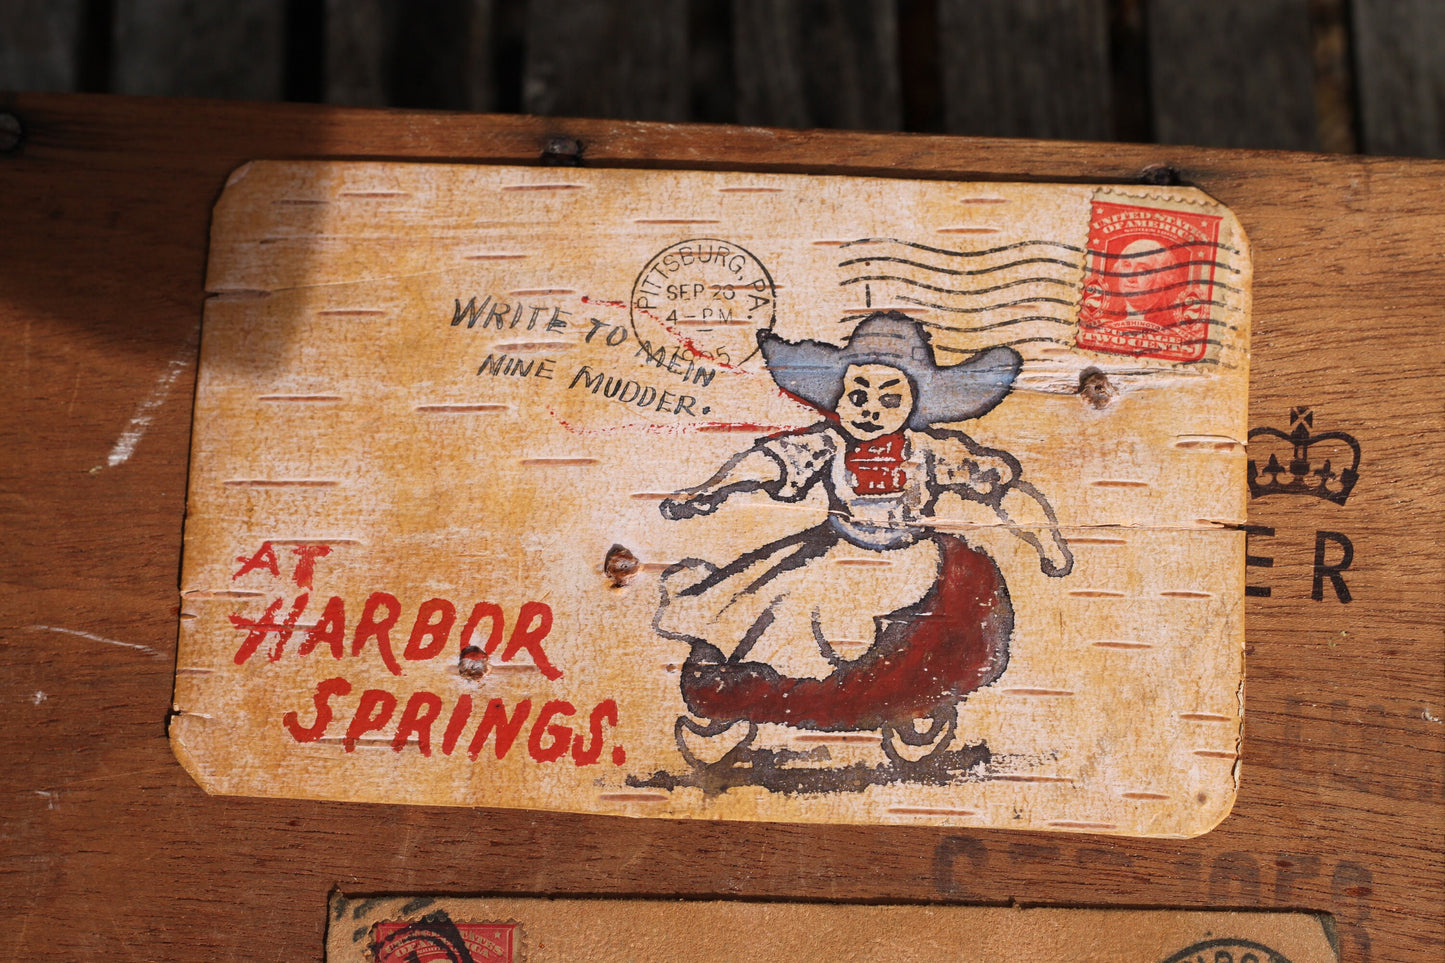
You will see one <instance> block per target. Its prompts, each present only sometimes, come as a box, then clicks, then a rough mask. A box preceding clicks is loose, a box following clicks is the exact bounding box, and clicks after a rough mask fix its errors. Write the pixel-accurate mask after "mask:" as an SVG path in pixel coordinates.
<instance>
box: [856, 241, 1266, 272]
mask: <svg viewBox="0 0 1445 963" xmlns="http://www.w3.org/2000/svg"><path fill="white" fill-rule="evenodd" d="M1164 250H1165V249H1164V248H1157V249H1155V250H1153V251H1145V252H1142V253H1140V254H1136V255H1134V256H1135V257H1149V256H1151V255H1153V254H1159V253H1161V252H1162V251H1164ZM1090 253H1097V252H1090ZM874 261H886V262H889V263H893V264H904V265H907V266H908V267H915V268H918V269H920V270H923V271H933V272H935V273H937V274H949V275H953V276H954V277H978V276H979V275H981V274H993V273H995V272H997V271H1007V270H1009V269H1010V268H1016V267H1022V266H1024V265H1026V264H1054V265H1057V266H1059V267H1065V268H1068V269H1069V270H1071V271H1082V270H1085V266H1084V265H1082V264H1080V263H1079V262H1077V261H1064V260H1061V259H1059V258H1056V257H1025V258H1018V259H1017V260H1013V261H1005V262H1004V263H1002V264H997V265H994V266H993V267H984V268H977V269H973V270H969V269H967V268H947V267H938V266H937V265H934V264H925V263H924V262H922V261H914V260H910V259H909V258H906V257H895V256H893V255H891V254H880V255H877V256H875V257H854V258H849V259H848V260H846V261H839V262H838V266H839V267H840V268H845V267H853V266H854V265H857V264H872V263H873V262H874ZM1195 267H1207V268H1214V269H1217V270H1221V271H1230V272H1232V273H1234V274H1238V273H1240V272H1239V268H1237V267H1233V266H1231V265H1230V264H1228V263H1227V262H1225V261H1217V260H1209V259H1203V258H1191V259H1189V260H1187V261H1179V262H1177V263H1175V264H1169V265H1165V266H1164V267H1157V268H1147V269H1145V270H1142V271H1101V270H1098V269H1088V273H1089V274H1097V275H1100V276H1101V277H1107V278H1134V277H1144V276H1145V275H1149V274H1163V273H1164V272H1166V271H1177V270H1182V269H1184V268H1195Z"/></svg>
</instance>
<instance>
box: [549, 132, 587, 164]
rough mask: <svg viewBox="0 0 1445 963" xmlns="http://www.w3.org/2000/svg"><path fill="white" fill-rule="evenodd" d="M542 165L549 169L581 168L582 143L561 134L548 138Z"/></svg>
mask: <svg viewBox="0 0 1445 963" xmlns="http://www.w3.org/2000/svg"><path fill="white" fill-rule="evenodd" d="M542 163H543V164H544V165H546V166H548V167H580V166H581V165H582V142H581V141H580V140H578V139H577V138H575V137H567V136H565V135H561V134H558V135H554V136H552V137H548V138H547V143H546V145H545V146H544V147H543V148H542Z"/></svg>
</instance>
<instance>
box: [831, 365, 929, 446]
mask: <svg viewBox="0 0 1445 963" xmlns="http://www.w3.org/2000/svg"><path fill="white" fill-rule="evenodd" d="M911 414H913V385H912V384H910V383H909V381H908V376H907V375H905V374H904V373H903V372H902V371H899V370H898V369H897V368H891V367H889V366H888V365H886V364H850V365H849V366H848V370H847V371H845V372H843V396H842V397H841V398H839V399H838V423H839V424H840V425H841V426H842V428H843V430H844V431H846V432H847V433H848V434H850V435H852V436H853V437H854V438H856V439H858V440H859V441H872V440H873V439H875V438H880V437H882V436H883V435H890V434H892V433H893V432H895V431H898V430H899V429H900V428H902V427H903V426H904V424H905V423H906V422H907V421H908V416H909V415H911Z"/></svg>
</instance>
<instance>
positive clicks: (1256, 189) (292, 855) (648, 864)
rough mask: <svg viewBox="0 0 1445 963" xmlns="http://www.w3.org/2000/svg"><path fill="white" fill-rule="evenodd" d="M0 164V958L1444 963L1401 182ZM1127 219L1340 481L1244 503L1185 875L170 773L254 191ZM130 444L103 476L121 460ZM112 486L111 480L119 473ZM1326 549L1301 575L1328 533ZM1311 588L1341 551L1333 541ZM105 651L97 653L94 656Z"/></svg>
mask: <svg viewBox="0 0 1445 963" xmlns="http://www.w3.org/2000/svg"><path fill="white" fill-rule="evenodd" d="M0 108H6V109H10V110H13V111H15V113H16V114H17V116H18V117H19V119H20V120H21V121H22V122H23V123H24V125H25V128H26V129H27V131H28V132H29V135H28V138H27V140H26V141H25V143H24V145H23V147H22V148H21V149H20V152H19V153H16V154H10V155H0V183H3V186H4V189H5V195H6V197H8V198H11V199H12V202H11V203H10V205H9V207H8V208H7V212H6V218H7V221H6V223H7V230H5V231H3V232H0V254H3V257H0V272H3V279H4V288H3V295H0V327H3V329H4V332H5V337H6V343H7V344H8V345H10V346H11V349H10V354H9V360H8V367H7V377H6V378H5V379H4V380H3V381H0V412H3V415H0V441H3V444H4V451H5V453H6V454H5V457H4V458H3V459H0V493H3V494H0V530H3V531H4V533H5V538H6V553H5V556H4V561H3V562H0V642H3V644H0V680H3V681H0V723H3V725H4V729H5V731H6V732H7V733H9V734H10V737H9V738H7V740H6V742H5V743H4V746H3V748H0V768H3V770H4V771H5V773H6V774H7V779H6V785H5V787H4V789H3V790H0V813H3V815H0V833H3V836H4V842H3V845H0V911H3V914H4V918H5V919H6V920H7V921H9V922H8V925H7V927H6V928H5V930H4V931H3V934H0V947H3V949H4V951H5V952H6V953H8V954H9V955H14V956H18V957H20V958H26V957H34V956H37V955H41V954H42V953H49V954H51V955H54V956H63V957H70V958H78V959H96V958H104V957H106V956H112V957H114V956H117V955H119V956H121V957H122V958H124V957H125V956H126V954H127V953H129V954H130V955H132V956H136V957H139V958H144V959H149V960H195V959H207V960H216V959H220V960H224V959H246V960H255V959H263V960H264V959H275V960H288V961H289V960H297V959H314V960H320V959H321V957H322V945H323V940H324V929H325V914H324V913H323V912H322V911H321V907H322V906H323V905H324V900H325V897H326V894H327V893H329V892H330V891H331V890H332V889H333V888H336V887H338V886H340V887H342V888H344V890H345V891H347V892H357V893H388V892H392V893H394V892H410V893H418V892H423V893H424V892H445V893H456V894H465V893H478V892H487V893H492V894H604V893H605V894H659V893H667V894H678V895H682V896H691V897H709V896H711V897H718V896H721V897H728V898H736V897H751V898H755V899H768V898H771V899H805V900H830V901H850V902H873V901H880V902H910V903H911V902H924V903H948V902H972V903H978V902H987V903H1005V904H1006V903H1009V902H1011V901H1014V900H1018V901H1021V902H1029V901H1034V902H1046V903H1048V904H1049V905H1054V906H1068V905H1086V906H1099V905H1110V906H1156V907H1158V906H1165V907H1180V908H1183V907H1192V908H1211V907H1215V908H1217V907H1230V908H1257V909H1271V908H1272V909H1292V910H1299V909H1307V910H1311V911H1317V912H1323V913H1328V914H1330V915H1331V917H1332V918H1333V920H1334V922H1335V925H1336V926H1337V932H1338V938H1339V943H1340V952H1341V956H1342V958H1344V959H1350V960H1420V961H1428V960H1431V959H1432V958H1433V956H1435V955H1437V954H1436V949H1437V948H1438V946H1439V945H1441V943H1442V942H1445V922H1442V921H1445V912H1442V906H1445V815H1442V812H1445V807H1442V802H1445V768H1442V762H1445V727H1442V725H1441V723H1440V722H1439V721H1437V720H1440V719H1441V718H1445V706H1442V703H1445V665H1442V660H1441V657H1440V656H1441V640H1440V625H1441V624H1442V614H1445V613H1442V603H1441V599H1442V597H1445V592H1442V588H1445V572H1442V569H1441V564H1440V561H1439V550H1438V546H1439V543H1440V541H1441V531H1440V520H1439V511H1438V506H1439V505H1440V503H1441V499H1442V496H1445V491H1442V488H1445V485H1442V478H1445V475H1442V471H1441V467H1442V466H1441V457H1440V452H1441V450H1442V447H1441V446H1442V443H1445V430H1442V425H1441V407H1442V397H1441V394H1442V392H1441V386H1440V380H1439V370H1440V365H1441V362H1442V360H1445V358H1442V353H1445V348H1442V345H1441V342H1440V340H1439V338H1438V327H1439V324H1438V317H1437V316H1438V305H1439V304H1440V303H1442V302H1445V278H1442V277H1441V276H1440V275H1439V273H1438V272H1436V271H1434V270H1433V269H1432V268H1431V266H1430V265H1431V260H1430V259H1431V258H1432V257H1433V256H1434V255H1433V254H1432V253H1431V252H1432V251H1433V250H1434V247H1435V238H1437V237H1439V236H1440V235H1441V234H1442V233H1445V207H1442V206H1441V205H1440V204H1439V203H1438V202H1437V200H1436V198H1437V195H1438V191H1437V190H1436V185H1438V183H1439V182H1440V180H1441V178H1442V176H1445V167H1442V165H1440V164H1438V163H1433V162H1426V161H1415V162H1407V161H1395V160H1388V161H1387V160H1380V159H1370V158H1342V157H1317V156H1298V155H1283V154H1239V153H1234V152H1229V151H1204V150H1190V149H1185V148H1157V147H1147V146H1131V145H1124V146H1121V145H1082V144H1058V143H1053V144H1038V143H1026V142H1007V141H975V140H960V139H956V138H944V137H907V138H902V139H897V138H893V137H889V136H886V135H856V134H841V133H828V132H817V131H814V132H807V133H800V132H787V131H746V130H736V129H731V128H708V127H703V128H699V127H681V128H680V127H673V126H648V125H631V124H611V123H606V122H600V121H560V120H537V119H525V118H479V117H468V116H464V115H435V114H421V113H407V112H368V111H359V110H348V109H337V108H324V107H296V106H293V107H282V106H255V105H243V104H215V103H204V104H200V103H187V102H175V101H146V100H129V99H118V98H100V97H81V96H72V97H55V96H40V95H27V96H23V97H12V98H9V99H5V100H3V102H0ZM557 134H565V135H568V136H572V137H576V138H578V139H580V140H582V141H583V142H584V143H586V144H587V152H586V155H585V157H586V158H587V163H588V164H589V165H594V166H624V167H638V166H647V167H664V168H674V169H698V168H713V169H723V170H735V171H736V170H749V171H773V172H788V171H791V172H803V171H806V172H810V173H818V172H824V173H846V174H853V175H860V176H862V175H880V174H891V175H893V176H914V177H927V178H943V179H950V180H958V181H979V180H999V181H1016V180H1018V179H1019V178H1020V176H1021V174H1020V172H1024V173H1026V174H1027V175H1029V176H1030V177H1034V178H1042V179H1045V180H1054V181H1057V180H1062V179H1071V178H1087V179H1088V180H1090V181H1094V182H1115V183H1131V182H1135V183H1136V182H1137V180H1136V179H1137V177H1138V175H1139V172H1140V171H1141V170H1142V169H1144V168H1145V167H1147V166H1148V165H1150V164H1157V163H1165V162H1168V163H1172V164H1174V165H1175V166H1176V167H1177V169H1178V171H1179V175H1180V176H1181V177H1182V178H1183V180H1184V181H1186V182H1187V183H1190V184H1193V185H1196V186H1198V187H1199V188H1201V189H1202V190H1204V191H1206V192H1207V193H1208V194H1210V195H1211V196H1213V197H1215V198H1218V199H1219V200H1220V201H1221V202H1222V203H1224V204H1226V205H1227V206H1228V207H1229V208H1230V209H1231V210H1233V211H1234V212H1235V213H1236V215H1237V216H1238V217H1239V219H1240V222H1241V223H1242V224H1243V225H1244V228H1245V230H1246V231H1247V232H1248V234H1249V238H1250V242H1251V246H1252V248H1253V252H1254V257H1255V264H1256V279H1255V285H1254V305H1255V311H1254V317H1255V322H1254V336H1253V341H1252V344H1253V353H1252V358H1251V385H1250V419H1249V425H1250V426H1251V427H1276V428H1279V429H1281V430H1283V431H1285V432H1288V431H1289V430H1290V418H1289V413H1290V409H1291V408H1292V407H1297V406H1309V407H1311V408H1312V409H1313V414H1314V417H1313V421H1314V428H1313V430H1314V431H1321V432H1323V431H1328V430H1332V429H1339V430H1342V431H1345V432H1346V433H1348V434H1350V435H1352V436H1353V437H1354V438H1355V439H1356V440H1357V441H1358V443H1359V444H1360V446H1361V449H1362V458H1361V466H1360V478H1359V481H1358V484H1357V485H1356V486H1355V488H1354V491H1353V492H1352V493H1351V495H1350V496H1349V499H1348V500H1347V502H1346V503H1345V504H1336V503H1334V502H1330V501H1326V500H1323V499H1319V498H1314V497H1309V496H1306V495H1289V494H1274V495H1265V496H1263V497H1258V498H1254V499H1251V501H1250V505H1249V515H1250V521H1251V523H1252V524H1255V525H1260V526H1264V527H1266V528H1268V529H1271V530H1272V534H1264V533H1261V534H1258V535H1251V536H1250V538H1249V545H1248V552H1249V554H1251V555H1253V556H1256V557H1257V558H1260V559H1268V560H1269V561H1270V562H1271V563H1272V564H1271V565H1270V566H1269V567H1266V566H1264V565H1261V564H1256V565H1251V566H1250V567H1248V568H1247V572H1248V573H1249V577H1248V584H1249V585H1253V586H1257V587H1259V588H1268V589H1270V591H1271V594H1270V595H1269V596H1261V595H1250V596H1248V597H1246V599H1245V609H1246V621H1247V625H1248V631H1247V636H1246V638H1247V643H1246V658H1247V660H1248V665H1249V676H1248V683H1247V684H1248V699H1247V702H1248V708H1247V712H1246V719H1245V729H1244V741H1243V744H1242V753H1243V759H1244V772H1245V774H1246V775H1245V778H1244V780H1243V781H1242V782H1241V785H1240V794H1239V797H1238V800H1237V801H1236V804H1235V808H1234V811H1233V813H1232V814H1231V816H1230V817H1229V818H1228V819H1226V820H1225V821H1224V822H1223V823H1222V824H1221V825H1220V826H1219V827H1218V828H1216V829H1215V830H1214V831H1212V832H1210V833H1207V834H1205V835H1204V836H1201V837H1198V838H1197V839H1193V840H1188V841H1178V840H1150V839H1129V838H1124V837H1102V836H1090V837H1085V836H1064V835H1061V834H1053V835H1044V834H1039V833H1027V832H1009V831H1005V830H999V831H989V832H979V831H968V830H955V829H939V828H932V827H874V828H860V827H843V826H825V825H813V826H797V825H777V824H765V823H728V822H707V821H697V820H693V821H683V820H661V819H658V820H619V819H616V818H614V817H602V816H569V815H538V814H536V813H531V812H519V811H507V810H491V811H487V812H477V813H473V812H467V811H462V810H457V809H455V808H446V807H422V806H414V807H405V806H385V805H380V806H363V805H355V804H347V803H329V802H306V801H294V800H278V799H251V798H240V797H218V796H207V795H206V794H205V793H204V792H202V791H201V789H200V788H199V787H198V786H197V785H196V784H195V782H194V781H193V780H192V779H191V778H190V777H189V776H188V775H187V774H186V773H185V771H184V770H183V769H182V768H181V766H180V765H179V764H178V763H177V762H176V761H175V759H174V758H173V756H172V754H171V751H170V747H169V745H168V743H167V741H166V737H165V725H164V723H165V717H166V711H167V709H168V707H169V705H170V700H171V695H172V686H173V677H174V658H175V654H174V653H175V650H174V648H173V646H174V644H175V641H174V640H175V638H176V621H177V605H176V597H175V596H176V590H177V586H178V571H179V560H180V554H181V527H182V516H183V512H184V507H185V501H184V492H185V479H186V463H187V457H188V456H187V453H188V451H189V441H190V426H191V413H192V405H191V398H192V393H193V389H194V383H195V359H196V356H197V355H196V352H197V347H196V345H197V341H196V338H197V335H198V331H199V320H200V317H201V313H202V306H203V301H204V298H205V294H204V291H205V281H204V278H205V257H206V250H207V232H208V229H209V225H210V220H211V208H212V206H213V205H214V203H215V201H216V199H217V198H218V197H219V195H220V192H221V190H222V188H223V186H224V184H225V181H226V178H227V177H228V175H229V174H230V173H231V172H232V171H233V170H235V169H236V168H237V167H238V166H239V165H240V164H242V163H244V162H245V161H247V160H251V159H255V158H257V157H271V158H280V159H284V158H303V157H310V158H322V157H345V158H353V159H355V158H369V159H377V160H382V159H393V160H394V159H404V158H408V159H428V160H445V161H449V162H458V161H467V162H482V163H528V162H531V161H533V160H535V159H536V158H538V157H539V156H540V155H541V152H542V150H543V147H544V145H545V143H546V142H547V139H548V138H549V136H552V135H557ZM122 439H124V440H125V441H126V442H127V445H126V446H124V447H121V448H119V449H118V442H120V441H121V440H122ZM123 455H124V457H122V456H123ZM112 458H114V459H115V461H114V463H112ZM1321 531H1324V532H1333V533H1336V534H1337V535H1343V536H1346V537H1348V539H1349V540H1350V543H1351V545H1352V547H1353V558H1352V561H1351V564H1350V567H1349V568H1347V569H1345V570H1344V571H1343V572H1341V573H1338V574H1340V576H1341V579H1342V580H1343V581H1344V583H1345V586H1346V587H1347V588H1348V590H1349V592H1350V598H1351V601H1350V602H1348V603H1346V602H1343V601H1341V600H1340V597H1339V596H1338V595H1337V594H1336V592H1335V586H1334V584H1333V581H1332V580H1331V579H1330V578H1329V577H1328V576H1327V575H1322V576H1321V585H1320V587H1321V598H1320V600H1319V601H1315V600H1314V599H1313V598H1312V597H1311V596H1312V594H1313V593H1312V589H1313V582H1314V578H1313V576H1314V568H1315V547H1316V544H1317V542H1318V541H1320V537H1319V534H1318V533H1319V532H1321ZM1324 543H1325V544H1324V548H1325V550H1326V555H1325V557H1324V558H1323V559H1322V566H1324V567H1326V568H1327V567H1329V566H1333V565H1337V564H1338V563H1339V562H1340V561H1341V560H1342V554H1343V549H1342V548H1341V546H1340V545H1339V544H1338V543H1337V542H1334V541H1331V539H1330V538H1329V537H1325V538H1324ZM117 643H119V644H117Z"/></svg>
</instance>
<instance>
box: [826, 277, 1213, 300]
mask: <svg viewBox="0 0 1445 963" xmlns="http://www.w3.org/2000/svg"><path fill="white" fill-rule="evenodd" d="M872 281H899V282H902V283H903V284H910V285H912V286H913V287H916V288H923V289H924V290H925V291H936V292H937V293H939V294H948V295H952V296H954V297H964V298H971V297H978V296H979V295H982V294H992V293H993V292H995V291H1003V290H1007V289H1008V288H1017V287H1023V286H1025V285H1028V284H1056V285H1058V286H1059V287H1066V288H1075V287H1078V286H1079V284H1078V282H1077V281H1065V280H1062V279H1060V278H1050V277H1033V278H1018V279H1017V280H1013V281H1005V282H1004V283H1003V284H995V285H993V286H992V287H986V288H974V289H973V290H966V289H962V288H945V287H940V286H938V285H936V284H928V283H927V282H924V281H919V280H916V279H914V278H909V277H904V276H903V275H901V274H864V275H859V276H857V277H851V278H845V279H843V280H842V281H839V282H838V286H839V287H847V286H848V285H850V284H859V283H864V282H872ZM1205 284H1208V285H1210V286H1211V287H1216V288H1222V289H1224V290H1226V291H1235V292H1238V291H1239V288H1236V287H1231V286H1230V285H1228V284H1225V283H1224V282H1223V281H1200V280H1197V279H1193V278H1189V279H1186V280H1183V281H1176V282H1174V283H1172V284H1160V285H1156V286H1154V287H1148V288H1140V289H1139V290H1138V291H1131V292H1129V293H1130V295H1131V296H1139V295H1153V294H1160V293H1162V292H1164V291H1174V290H1178V289H1180V288H1190V287H1200V286H1203V285H1205Z"/></svg>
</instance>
